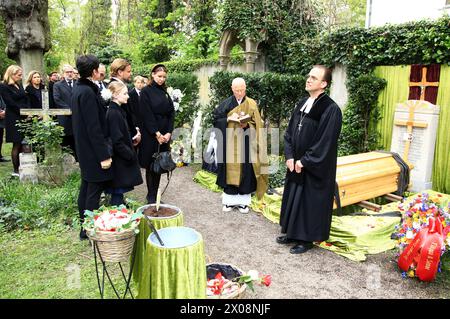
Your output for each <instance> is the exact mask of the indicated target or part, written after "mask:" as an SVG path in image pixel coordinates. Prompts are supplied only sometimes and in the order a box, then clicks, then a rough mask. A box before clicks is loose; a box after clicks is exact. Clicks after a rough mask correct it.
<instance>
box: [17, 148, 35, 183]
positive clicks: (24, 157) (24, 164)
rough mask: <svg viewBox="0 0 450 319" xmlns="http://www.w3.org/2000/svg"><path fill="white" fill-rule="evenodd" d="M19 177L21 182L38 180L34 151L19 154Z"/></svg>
mask: <svg viewBox="0 0 450 319" xmlns="http://www.w3.org/2000/svg"><path fill="white" fill-rule="evenodd" d="M19 163H20V165H19V179H20V181H21V182H31V183H37V182H38V166H37V159H36V153H20V154H19Z"/></svg>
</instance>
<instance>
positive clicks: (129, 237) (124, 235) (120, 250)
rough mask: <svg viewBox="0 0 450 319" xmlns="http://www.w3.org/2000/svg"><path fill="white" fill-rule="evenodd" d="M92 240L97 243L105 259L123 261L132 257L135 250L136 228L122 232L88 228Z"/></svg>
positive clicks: (87, 231)
mask: <svg viewBox="0 0 450 319" xmlns="http://www.w3.org/2000/svg"><path fill="white" fill-rule="evenodd" d="M86 233H87V235H88V237H89V239H90V240H92V241H94V242H95V243H96V244H97V248H98V251H99V253H100V255H101V257H102V259H103V260H104V261H110V262H122V261H127V260H129V259H130V256H131V253H132V251H133V245H134V239H135V236H136V232H135V229H126V230H124V231H121V232H110V231H98V230H97V231H95V232H94V231H93V230H92V229H87V230H86Z"/></svg>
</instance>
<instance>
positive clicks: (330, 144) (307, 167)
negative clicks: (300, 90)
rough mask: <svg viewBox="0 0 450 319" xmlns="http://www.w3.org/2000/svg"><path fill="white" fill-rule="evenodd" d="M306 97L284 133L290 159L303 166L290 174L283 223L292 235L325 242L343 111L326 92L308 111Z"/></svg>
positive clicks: (293, 237) (284, 199)
mask: <svg viewBox="0 0 450 319" xmlns="http://www.w3.org/2000/svg"><path fill="white" fill-rule="evenodd" d="M306 100H307V99H306V98H305V99H302V100H301V101H300V102H299V103H298V104H297V106H296V108H295V110H294V112H293V114H292V116H291V119H290V121H289V125H288V128H287V130H286V132H285V135H284V153H285V157H286V159H291V158H293V159H294V161H297V160H300V161H301V162H302V164H303V168H302V171H301V172H300V173H296V172H295V170H294V171H293V172H290V171H289V170H288V172H287V174H286V183H285V188H284V192H283V200H282V205H281V215H280V225H281V227H282V232H283V233H286V234H287V237H288V238H292V239H298V240H305V241H323V240H327V239H328V236H329V232H330V227H331V217H332V211H333V196H334V190H335V179H336V162H337V141H338V138H339V134H340V131H341V124H342V113H341V110H340V109H339V107H338V105H337V104H336V103H335V102H334V101H333V100H332V99H331V98H330V97H329V96H328V95H326V94H325V93H322V94H321V95H320V96H319V97H318V98H317V99H316V100H315V102H314V104H313V106H312V108H311V110H310V112H309V113H308V114H307V113H304V112H301V111H300V109H301V108H302V106H303V105H304V103H305V102H306ZM300 124H301V126H300ZM299 127H301V129H299Z"/></svg>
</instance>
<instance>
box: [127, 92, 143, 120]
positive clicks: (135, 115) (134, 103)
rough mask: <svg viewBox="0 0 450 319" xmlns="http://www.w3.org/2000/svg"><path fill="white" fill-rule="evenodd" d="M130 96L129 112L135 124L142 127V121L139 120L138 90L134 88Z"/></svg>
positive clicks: (129, 93)
mask: <svg viewBox="0 0 450 319" xmlns="http://www.w3.org/2000/svg"><path fill="white" fill-rule="evenodd" d="M128 95H129V96H130V98H129V99H128V103H127V104H128V110H129V111H130V113H131V119H132V120H133V123H134V124H135V125H136V126H137V127H140V126H141V125H142V124H141V121H140V120H139V99H140V96H139V95H138V93H137V91H136V88H132V89H131V90H130V91H129V92H128Z"/></svg>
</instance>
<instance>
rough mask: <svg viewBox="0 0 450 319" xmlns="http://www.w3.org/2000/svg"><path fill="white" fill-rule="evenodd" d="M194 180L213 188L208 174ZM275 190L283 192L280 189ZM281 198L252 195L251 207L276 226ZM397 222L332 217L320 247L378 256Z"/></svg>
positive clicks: (358, 257) (392, 243) (357, 257)
mask: <svg viewBox="0 0 450 319" xmlns="http://www.w3.org/2000/svg"><path fill="white" fill-rule="evenodd" d="M194 180H196V181H198V182H199V183H200V184H202V185H203V186H205V187H206V188H208V189H211V190H214V189H215V175H214V174H212V173H210V172H207V171H199V172H197V173H196V175H195V178H194ZM277 191H278V192H279V193H280V194H282V193H283V190H282V189H277ZM281 199H282V196H281V195H278V194H273V195H268V194H265V195H264V197H263V200H261V201H258V200H257V199H256V197H255V196H253V197H252V204H251V208H252V210H253V211H255V212H259V213H262V214H263V215H264V216H265V217H266V218H267V219H269V220H270V221H271V222H273V223H279V221H280V209H281ZM397 204H398V203H394V204H390V205H386V206H383V209H382V212H385V211H392V210H396V207H395V205H397ZM399 222H400V218H398V217H376V216H333V217H332V222H331V230H330V238H329V240H328V241H327V242H326V243H325V242H322V243H320V245H319V246H320V247H322V248H324V249H327V250H330V251H333V252H335V253H336V254H339V255H341V256H344V257H346V258H349V259H351V260H354V261H364V260H366V255H367V254H377V253H380V252H383V251H387V250H390V249H392V248H394V247H395V241H393V240H391V239H390V237H391V234H392V233H393V232H394V230H395V226H396V225H397V224H398V223H399Z"/></svg>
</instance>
